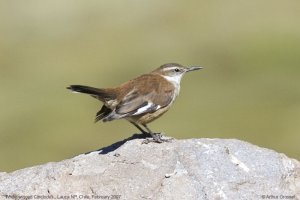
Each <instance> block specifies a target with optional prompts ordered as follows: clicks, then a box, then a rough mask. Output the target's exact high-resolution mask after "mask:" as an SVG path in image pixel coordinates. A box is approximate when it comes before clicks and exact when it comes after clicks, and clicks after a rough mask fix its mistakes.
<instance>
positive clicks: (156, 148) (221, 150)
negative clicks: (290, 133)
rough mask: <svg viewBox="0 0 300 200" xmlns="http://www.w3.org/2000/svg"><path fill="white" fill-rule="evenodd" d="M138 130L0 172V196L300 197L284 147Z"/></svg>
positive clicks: (299, 181) (297, 173)
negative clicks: (157, 138) (152, 136)
mask: <svg viewBox="0 0 300 200" xmlns="http://www.w3.org/2000/svg"><path fill="white" fill-rule="evenodd" d="M137 137H138V136H136V135H134V136H132V137H131V138H129V139H127V140H124V141H121V142H118V143H115V144H113V145H111V146H109V147H105V148H103V149H100V150H97V151H94V152H90V153H86V154H82V155H79V156H76V157H74V158H72V159H68V160H64V161H61V162H56V163H54V162H52V163H47V164H44V165H40V166H35V167H30V168H26V169H22V170H18V171H15V172H12V173H0V195H1V196H2V198H1V199H22V198H23V199H26V198H27V199H189V200H190V199H214V200H215V199H229V200H231V199H300V163H299V162H298V161H297V160H294V159H290V158H288V157H287V156H285V155H284V154H280V153H276V152H275V151H272V150H269V149H265V148H260V147H257V146H255V145H252V144H249V143H247V142H243V141H239V140H234V139H188V140H173V141H172V142H168V143H162V144H157V143H149V144H142V142H143V139H138V138H137ZM1 196H0V197H1Z"/></svg>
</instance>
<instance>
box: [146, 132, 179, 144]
mask: <svg viewBox="0 0 300 200" xmlns="http://www.w3.org/2000/svg"><path fill="white" fill-rule="evenodd" d="M173 139H174V138H163V135H162V134H160V133H155V134H153V135H152V138H151V139H149V138H147V139H145V140H144V141H143V142H142V144H149V143H151V142H155V143H163V142H171V141H172V140H173Z"/></svg>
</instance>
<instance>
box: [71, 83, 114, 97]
mask: <svg viewBox="0 0 300 200" xmlns="http://www.w3.org/2000/svg"><path fill="white" fill-rule="evenodd" d="M67 89H69V90H72V91H73V92H79V93H84V94H89V95H92V96H93V97H95V98H97V99H99V100H108V99H114V98H115V95H114V94H113V92H112V91H110V90H108V89H100V88H94V87H90V86H85V85H70V86H69V87H67Z"/></svg>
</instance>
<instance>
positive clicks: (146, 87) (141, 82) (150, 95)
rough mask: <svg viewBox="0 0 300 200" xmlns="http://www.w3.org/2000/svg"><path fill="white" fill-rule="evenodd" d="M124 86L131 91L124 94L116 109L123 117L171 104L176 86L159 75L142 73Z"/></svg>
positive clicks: (152, 110)
mask: <svg viewBox="0 0 300 200" xmlns="http://www.w3.org/2000/svg"><path fill="white" fill-rule="evenodd" d="M133 83H138V84H133ZM122 87H124V88H126V87H127V91H130V92H129V93H127V94H123V97H121V99H122V100H121V101H120V103H119V104H118V105H117V107H116V109H115V113H116V114H118V115H123V116H122V117H126V116H133V115H140V114H143V113H149V112H154V111H156V110H157V109H159V108H163V107H165V106H167V105H169V104H170V103H171V101H172V100H173V98H174V86H173V85H172V84H171V83H169V82H168V81H167V80H165V79H164V78H163V77H161V76H159V75H153V74H146V75H142V76H140V77H138V78H136V79H134V80H132V81H130V82H128V83H125V84H124V85H123V86H122Z"/></svg>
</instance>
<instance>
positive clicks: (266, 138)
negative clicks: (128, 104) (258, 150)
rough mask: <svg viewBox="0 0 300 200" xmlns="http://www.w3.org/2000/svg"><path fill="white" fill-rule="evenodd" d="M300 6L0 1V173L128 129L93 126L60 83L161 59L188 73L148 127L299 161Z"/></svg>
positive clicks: (80, 149) (89, 102)
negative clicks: (233, 141)
mask: <svg viewBox="0 0 300 200" xmlns="http://www.w3.org/2000/svg"><path fill="white" fill-rule="evenodd" d="M299 24H300V2H299V1H296V0H290V1H276V0H275V1H274V0H266V1H259V0H254V1H231V0H228V1H220V0H219V1H188V2H187V1H170V0H169V1H158V0H154V1H137V0H135V1H133V0H129V1H96V0H90V1H83V0H82V1H71V0H65V1H58V0H45V1H38V0H27V1H18V0H17V1H8V0H6V1H1V2H0V72H1V73H0V90H1V97H0V109H1V115H0V171H12V170H15V169H19V168H23V167H28V166H32V165H36V164H41V163H44V162H49V161H58V160H62V159H65V158H69V157H72V156H75V155H78V154H80V153H84V152H88V151H91V150H95V149H98V148H100V147H103V146H105V145H109V144H111V143H113V142H116V141H119V140H122V139H124V138H126V137H128V136H130V135H132V134H133V133H136V132H138V131H137V130H136V129H135V128H134V127H133V126H132V125H130V124H129V123H127V122H126V121H122V120H120V121H115V122H112V123H97V124H94V123H93V120H94V116H95V113H96V112H97V110H98V109H99V108H100V106H101V104H100V103H99V102H97V101H96V100H95V99H93V98H90V97H89V96H85V95H79V94H72V93H70V92H69V91H67V90H66V89H65V87H66V86H68V85H69V84H86V85H91V86H98V87H108V86H115V85H118V84H120V83H122V82H124V81H127V80H128V79H131V78H133V77H135V76H137V75H139V74H142V73H147V72H149V71H151V70H153V69H154V68H156V67H158V66H159V65H161V64H164V63H167V62H178V63H181V64H184V65H201V66H205V69H204V70H201V71H198V72H194V73H192V74H188V75H187V76H186V77H184V79H183V81H182V86H181V89H182V90H181V95H180V96H179V98H178V99H177V101H176V103H175V105H174V106H173V108H172V109H171V110H170V111H169V112H168V113H167V114H165V115H164V116H163V117H162V118H161V119H160V120H157V121H155V122H153V123H151V124H150V127H151V128H152V129H153V130H157V131H159V130H162V131H164V132H165V133H167V135H169V136H174V137H176V138H199V137H209V138H215V137H218V138H237V139H241V140H246V141H249V142H251V143H254V144H256V145H259V146H263V147H267V148H272V149H274V150H276V151H278V152H282V153H285V154H287V155H288V156H290V157H294V158H297V159H300V146H299V141H300V123H299V119H300V65H299V63H300V26H299Z"/></svg>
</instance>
